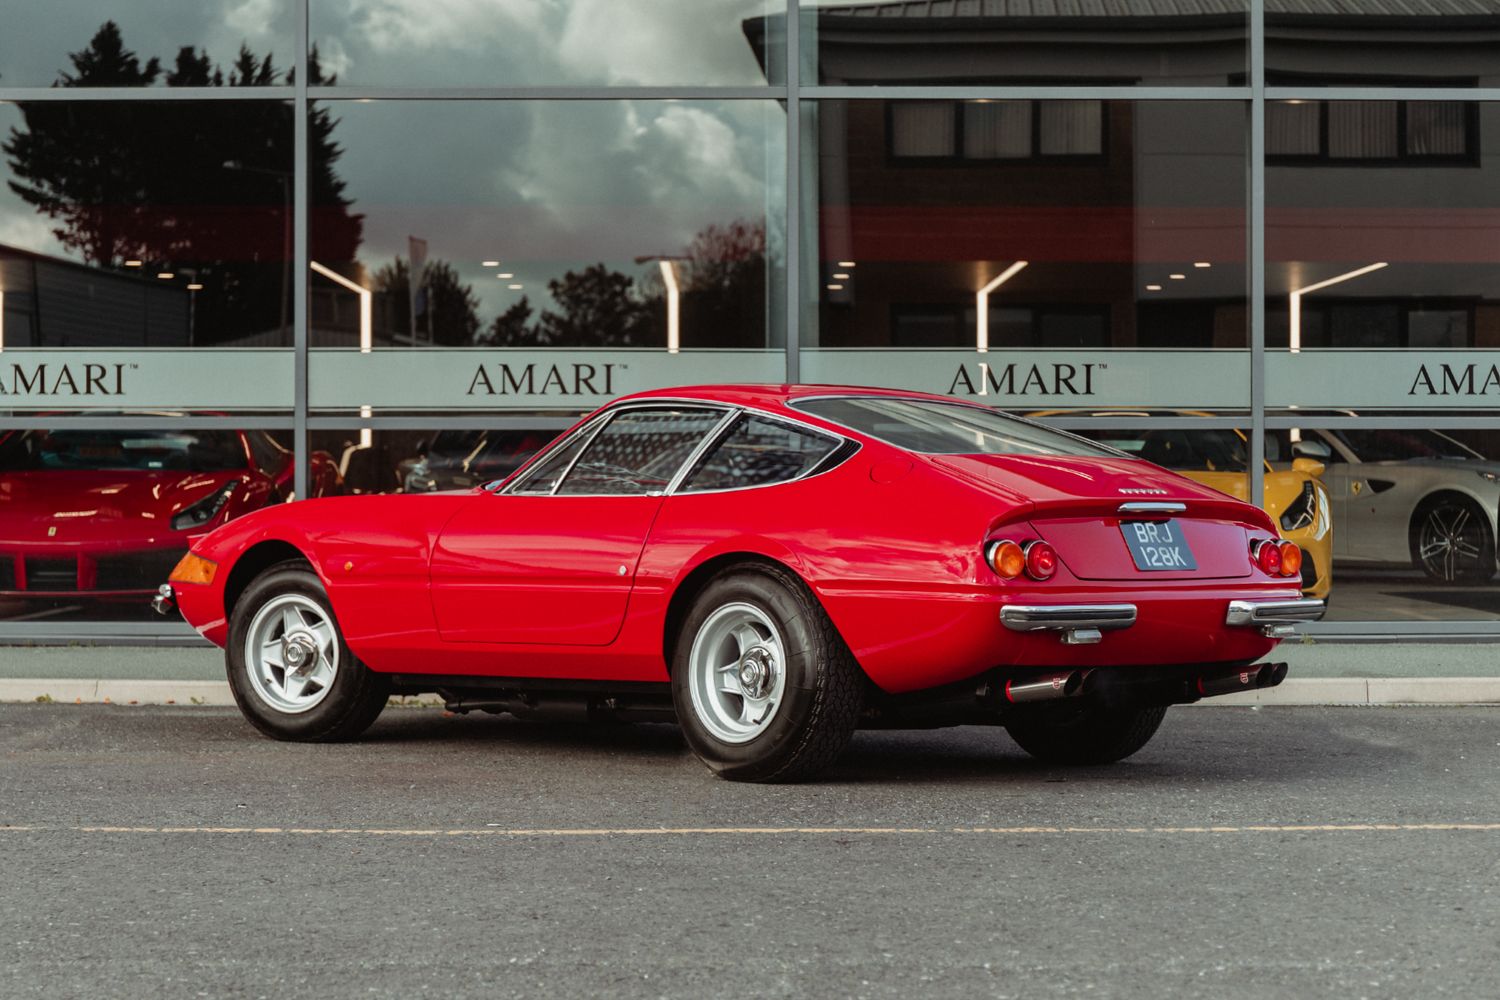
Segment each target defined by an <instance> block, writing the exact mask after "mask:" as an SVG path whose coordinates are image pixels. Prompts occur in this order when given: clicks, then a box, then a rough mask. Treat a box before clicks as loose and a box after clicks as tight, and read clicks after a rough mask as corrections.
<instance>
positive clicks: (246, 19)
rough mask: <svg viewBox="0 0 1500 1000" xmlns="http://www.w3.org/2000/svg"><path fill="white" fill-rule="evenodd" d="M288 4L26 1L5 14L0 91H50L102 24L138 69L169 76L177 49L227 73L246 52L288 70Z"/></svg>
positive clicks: (257, 0) (270, 0)
mask: <svg viewBox="0 0 1500 1000" xmlns="http://www.w3.org/2000/svg"><path fill="white" fill-rule="evenodd" d="M292 3H293V0H217V2H210V3H205V2H204V0H152V2H150V3H144V2H141V3H123V4H122V3H116V4H101V3H99V0H46V2H41V0H29V2H21V3H11V4H8V5H7V7H6V11H5V13H6V20H5V24H4V30H3V31H0V85H5V86H11V87H24V86H40V87H45V86H48V85H50V84H51V83H52V82H53V81H54V80H56V79H57V78H58V75H59V74H60V73H62V72H72V64H71V63H70V62H69V61H68V53H70V52H77V51H79V50H80V49H83V48H84V47H86V46H87V45H88V43H89V39H91V38H93V37H94V33H95V32H97V31H98V30H99V27H100V25H102V24H103V23H104V22H105V21H108V20H112V21H114V22H115V23H116V24H118V25H119V26H120V31H121V33H122V35H123V36H124V39H125V46H126V48H128V49H130V50H131V51H133V52H135V53H136V55H137V56H139V57H140V60H141V62H142V64H144V63H145V62H146V61H147V60H148V59H150V58H151V57H152V56H156V57H157V58H159V59H160V60H161V61H162V66H163V67H164V68H170V67H171V65H172V61H173V59H175V58H176V56H177V50H178V49H180V48H181V47H183V46H184V45H191V46H194V47H195V48H199V49H204V50H206V51H207V52H208V55H209V58H210V59H212V60H213V61H214V62H215V63H217V64H218V65H219V66H221V67H226V68H227V67H228V66H229V64H230V63H232V62H233V61H234V58H235V56H236V55H237V54H238V53H239V48H240V45H241V44H248V45H249V46H250V48H251V50H252V51H254V52H255V54H256V55H257V56H263V55H265V54H266V53H267V52H272V53H274V54H275V57H276V59H275V61H276V65H277V66H278V67H280V68H281V69H282V70H285V69H287V68H288V67H290V66H291V65H292V62H293V59H292V46H293V41H292V19H291V17H290V16H289V13H290V11H291V5H292Z"/></svg>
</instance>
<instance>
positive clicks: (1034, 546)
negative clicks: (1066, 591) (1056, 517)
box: [1024, 542, 1057, 580]
mask: <svg viewBox="0 0 1500 1000" xmlns="http://www.w3.org/2000/svg"><path fill="white" fill-rule="evenodd" d="M1024 551H1025V552H1026V575H1027V576H1029V577H1031V578H1032V579H1033V580H1047V579H1051V577H1052V574H1053V573H1056V572H1057V550H1056V549H1054V548H1053V547H1052V546H1051V545H1048V544H1047V543H1046V542H1028V543H1027V545H1026V548H1025V550H1024Z"/></svg>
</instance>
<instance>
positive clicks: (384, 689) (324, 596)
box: [224, 561, 390, 743]
mask: <svg viewBox="0 0 1500 1000" xmlns="http://www.w3.org/2000/svg"><path fill="white" fill-rule="evenodd" d="M287 595H298V596H300V597H302V598H306V599H308V600H310V601H312V602H314V603H315V604H316V605H318V606H320V607H321V609H322V610H323V612H324V614H325V616H326V618H327V621H328V622H329V623H330V625H331V627H332V630H333V641H334V643H335V644H336V646H337V650H338V661H337V662H338V667H337V673H335V675H334V678H333V682H332V683H331V684H329V685H328V689H327V693H326V694H325V695H324V696H323V697H322V699H321V701H319V702H318V703H317V704H316V705H315V706H314V707H312V708H310V709H307V710H305V711H300V712H288V711H283V710H281V709H279V708H277V706H276V705H274V704H272V703H271V702H270V701H268V700H267V699H266V697H265V696H264V695H262V694H261V693H260V692H259V691H257V690H256V687H255V684H254V683H253V682H252V681H251V678H250V672H249V671H250V667H249V664H248V663H247V660H246V648H245V646H246V638H247V637H248V633H249V630H250V626H251V622H252V621H253V620H254V618H255V616H256V614H257V613H258V612H259V611H260V610H261V609H262V608H264V607H265V606H266V605H267V604H268V603H269V602H272V601H275V600H276V599H278V598H282V597H284V596H287ZM224 663H225V669H226V670H227V672H228V674H229V687H230V689H231V690H232V691H233V692H234V700H235V703H236V704H238V705H239V707H240V711H241V712H242V713H243V714H244V716H245V719H246V720H247V721H249V723H250V724H251V725H252V726H254V727H255V728H256V729H259V730H260V731H261V732H262V733H265V734H266V735H267V736H270V737H272V738H274V739H278V740H295V741H298V742H319V743H331V742H338V741H341V740H351V739H354V738H355V737H356V736H358V735H359V734H360V733H363V732H364V731H365V730H366V729H368V728H370V724H371V723H373V722H374V721H375V719H376V717H377V716H379V715H380V713H381V710H382V709H384V708H385V705H386V701H387V700H388V699H389V697H390V685H389V683H388V681H387V679H386V678H385V677H384V676H382V675H380V674H377V673H375V672H374V671H372V670H370V669H369V668H368V667H366V666H365V665H364V664H363V663H361V662H360V661H359V659H358V658H357V657H355V655H354V653H353V652H352V651H350V649H349V646H348V644H347V643H345V642H344V633H343V631H342V630H341V629H340V628H339V627H338V622H337V620H336V619H335V617H334V614H333V607H332V604H331V603H330V602H329V600H328V592H327V591H326V590H325V589H324V588H323V581H321V580H319V579H318V575H317V574H316V573H314V572H313V571H312V569H311V568H310V567H308V565H307V564H306V563H304V562H301V561H290V562H283V563H278V564H277V565H275V566H272V567H270V568H269V569H267V570H265V571H264V572H262V573H261V574H260V575H259V576H257V577H256V578H255V579H254V580H252V581H251V582H250V585H249V586H247V587H246V588H245V591H244V593H243V594H241V595H240V598H239V600H238V601H237V602H235V605H234V610H233V611H232V612H231V614H230V616H229V641H228V643H227V645H226V646H225V647H224Z"/></svg>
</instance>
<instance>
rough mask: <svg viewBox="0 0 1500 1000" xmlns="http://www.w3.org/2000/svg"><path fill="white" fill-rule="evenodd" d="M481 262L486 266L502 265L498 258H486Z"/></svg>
mask: <svg viewBox="0 0 1500 1000" xmlns="http://www.w3.org/2000/svg"><path fill="white" fill-rule="evenodd" d="M480 263H482V264H483V265H484V266H485V267H499V266H500V262H499V261H498V260H486V261H481V262H480Z"/></svg>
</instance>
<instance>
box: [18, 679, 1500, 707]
mask: <svg viewBox="0 0 1500 1000" xmlns="http://www.w3.org/2000/svg"><path fill="white" fill-rule="evenodd" d="M36 701H40V702H46V701H53V702H64V703H66V702H72V703H82V704H112V705H233V704H234V697H233V696H232V695H231V694H230V693H229V685H228V684H227V683H226V682H224V681H147V680H112V679H108V678H101V679H87V678H30V677H18V678H0V702H36ZM1494 704H1500V677H1368V678H1366V677H1308V678H1303V679H1300V680H1289V681H1286V682H1284V683H1283V684H1282V685H1281V686H1280V687H1274V688H1268V689H1266V690H1262V691H1246V692H1244V693H1242V694H1230V695H1224V696H1223V697H1219V698H1209V699H1207V700H1205V701H1201V702H1198V705H1199V706H1202V707H1207V708H1213V707H1218V706H1222V707H1234V706H1244V705H1494Z"/></svg>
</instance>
